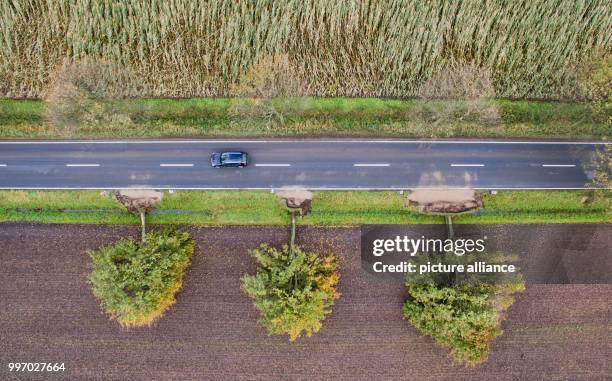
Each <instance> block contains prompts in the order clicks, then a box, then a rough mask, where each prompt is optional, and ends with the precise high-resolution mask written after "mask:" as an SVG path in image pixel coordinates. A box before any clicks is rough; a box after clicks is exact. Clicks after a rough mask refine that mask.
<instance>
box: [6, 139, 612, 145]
mask: <svg viewBox="0 0 612 381" xmlns="http://www.w3.org/2000/svg"><path fill="white" fill-rule="evenodd" d="M176 143H188V144H208V143H224V144H225V143H394V144H428V143H439V144H561V145H567V144H588V145H608V144H612V142H602V141H581V142H580V141H578V142H575V141H574V142H570V141H557V142H556V141H533V140H529V141H520V140H501V141H500V140H384V139H383V140H356V139H347V140H316V139H304V140H65V141H57V140H54V141H32V140H29V141H0V145H2V144H176Z"/></svg>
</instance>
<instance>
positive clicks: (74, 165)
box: [66, 164, 100, 167]
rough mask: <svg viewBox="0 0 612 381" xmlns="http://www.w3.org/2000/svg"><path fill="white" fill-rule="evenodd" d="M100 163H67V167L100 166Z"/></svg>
mask: <svg viewBox="0 0 612 381" xmlns="http://www.w3.org/2000/svg"><path fill="white" fill-rule="evenodd" d="M99 166H100V164H66V167H99Z"/></svg>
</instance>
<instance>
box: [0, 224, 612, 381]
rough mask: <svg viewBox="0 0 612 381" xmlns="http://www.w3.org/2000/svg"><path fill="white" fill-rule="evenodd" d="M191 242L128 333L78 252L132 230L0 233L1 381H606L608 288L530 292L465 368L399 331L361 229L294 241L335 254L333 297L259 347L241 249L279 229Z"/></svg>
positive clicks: (609, 370)
mask: <svg viewBox="0 0 612 381" xmlns="http://www.w3.org/2000/svg"><path fill="white" fill-rule="evenodd" d="M187 230H189V231H190V232H191V233H192V234H193V235H194V238H195V239H196V241H197V252H196V255H195V256H194V258H193V264H192V266H191V267H190V268H189V270H188V273H187V276H186V279H185V286H184V290H183V291H182V292H181V293H180V294H179V295H178V297H177V303H176V304H175V305H174V306H173V307H172V308H171V309H170V310H169V312H168V313H166V315H165V316H163V317H162V318H161V319H160V320H159V322H158V323H157V324H156V325H155V326H154V327H151V328H139V329H132V330H124V329H121V328H120V327H119V325H118V324H117V323H116V322H113V321H110V320H109V319H108V318H107V317H106V316H105V315H104V314H102V312H101V310H100V308H99V306H98V302H97V301H96V299H94V297H93V295H92V294H91V291H90V289H89V287H88V285H87V274H88V272H89V270H90V269H89V266H90V259H89V257H88V256H87V255H86V254H85V252H86V250H88V249H94V248H97V247H99V246H101V245H104V244H108V243H111V242H113V241H115V240H116V239H117V238H119V237H122V236H125V235H133V236H137V234H138V227H125V226H91V225H87V226H77V225H30V224H0V260H1V263H2V266H1V268H0V347H1V351H0V364H1V365H2V369H1V370H0V379H31V378H35V379H36V378H37V379H46V378H53V379H55V378H57V379H60V378H65V379H71V380H87V379H105V380H109V379H130V380H151V379H156V380H157V379H163V380H169V379H181V380H189V379H194V380H207V379H278V378H293V379H346V380H358V379H363V380H373V379H412V380H428V379H431V380H434V379H435V380H440V379H442V380H451V379H452V380H473V379H487V380H490V379H495V380H517V379H529V380H539V379H571V380H577V379H581V380H582V379H592V380H602V379H610V378H611V377H612V362H611V361H610V358H611V354H612V314H611V304H612V303H611V301H610V300H611V299H612V298H611V296H612V285H540V286H533V285H530V286H527V290H526V291H525V292H524V293H523V294H521V295H519V296H518V298H517V301H516V303H515V304H514V305H513V306H512V307H511V308H510V310H509V311H508V318H507V320H505V321H504V323H503V328H504V331H505V332H504V334H503V336H501V337H500V338H498V339H497V340H496V341H495V342H494V343H493V347H492V351H491V354H490V357H489V360H488V362H486V363H485V364H483V365H479V366H477V367H474V368H466V367H463V366H458V365H454V364H453V363H452V360H451V359H450V357H449V356H448V350H446V349H444V348H441V347H439V346H438V345H436V344H435V343H434V342H433V340H432V339H430V338H428V337H424V336H422V335H420V334H419V333H418V332H416V330H415V329H414V328H413V327H411V326H410V325H409V324H408V323H407V322H406V321H405V320H403V319H402V314H401V307H402V302H403V300H404V298H405V296H406V295H405V290H404V287H403V286H402V285H401V284H398V283H393V282H384V281H381V280H378V279H374V278H372V277H370V276H368V275H367V274H366V273H365V272H364V271H362V269H361V267H360V266H361V261H360V255H359V247H358V245H359V230H358V229H323V228H302V227H301V228H300V229H299V230H298V243H300V242H302V243H304V246H305V247H306V248H308V249H313V250H318V251H320V252H328V251H333V252H335V253H337V254H338V255H339V257H340V268H341V274H342V278H341V280H340V291H341V292H342V297H341V298H340V300H338V302H337V303H336V306H334V309H333V313H332V314H331V315H329V316H328V318H327V319H326V321H325V322H324V324H323V328H322V330H321V331H320V332H319V333H318V334H316V335H315V336H313V337H311V338H300V339H298V341H297V342H295V343H290V342H289V341H288V340H287V338H286V337H280V336H273V337H268V336H267V335H266V332H265V331H264V329H262V328H261V327H260V326H259V325H258V324H257V322H256V320H257V316H258V314H257V311H256V310H255V308H254V307H253V306H252V304H251V301H250V299H249V298H247V297H246V296H245V295H244V294H243V293H242V292H241V291H240V288H239V285H240V277H241V276H242V275H244V274H245V273H251V272H253V271H254V263H253V261H252V260H251V258H250V257H248V256H247V254H246V251H247V249H248V248H252V247H255V246H257V245H258V244H259V243H261V242H269V243H272V244H281V243H284V242H286V241H287V240H288V238H289V229H288V228H287V229H282V228H272V227H271V228H265V227H256V228H254V227H249V228H245V227H230V228H197V227H189V228H187ZM18 361H19V362H27V361H30V362H33V361H37V362H41V361H47V362H64V363H65V366H66V371H65V372H64V373H63V374H57V375H53V376H52V377H50V376H49V375H48V374H32V373H30V374H26V373H21V374H18V375H16V374H14V373H13V374H9V373H8V372H7V368H6V364H7V363H8V362H18ZM11 377H12V378H11Z"/></svg>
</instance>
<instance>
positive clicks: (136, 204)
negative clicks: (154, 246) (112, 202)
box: [113, 189, 164, 242]
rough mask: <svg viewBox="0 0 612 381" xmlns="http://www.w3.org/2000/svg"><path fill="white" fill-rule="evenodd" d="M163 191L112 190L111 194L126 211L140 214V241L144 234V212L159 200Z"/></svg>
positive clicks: (153, 206)
mask: <svg viewBox="0 0 612 381" xmlns="http://www.w3.org/2000/svg"><path fill="white" fill-rule="evenodd" d="M163 195H164V194H163V192H160V191H157V190H153V189H123V190H116V191H114V192H113V196H114V197H115V199H116V200H117V201H119V203H120V204H121V205H123V206H124V207H125V208H126V209H127V210H128V212H130V213H134V214H138V215H140V227H141V237H142V241H143V242H144V240H145V234H146V214H147V213H149V212H150V211H152V210H153V209H154V208H155V206H156V205H157V204H158V203H159V202H160V201H161V199H162V197H163Z"/></svg>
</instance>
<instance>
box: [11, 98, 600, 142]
mask: <svg viewBox="0 0 612 381" xmlns="http://www.w3.org/2000/svg"><path fill="white" fill-rule="evenodd" d="M234 102H236V100H235V99H228V98H214V99H213V98H196V99H180V100H179V99H176V100H173V99H147V100H141V99H140V100H124V101H120V102H115V103H116V104H114V105H113V110H116V112H117V113H120V114H123V115H127V116H129V119H128V121H130V123H127V124H126V123H118V124H112V123H111V124H109V123H89V124H80V125H78V126H76V127H74V128H69V129H62V128H56V127H53V126H51V125H50V124H49V123H47V122H46V119H45V108H46V105H45V103H44V102H42V101H30V100H0V138H5V139H8V138H41V139H42V138H47V139H53V138H146V137H151V138H154V137H229V136H231V137H270V136H273V137H280V136H287V137H317V136H336V137H372V136H376V137H423V138H436V137H439V138H450V137H485V138H584V139H606V138H607V137H610V135H611V128H610V125H609V122H606V120H607V119H606V118H605V117H601V115H599V116H596V115H595V114H594V113H593V112H592V108H591V107H590V106H589V105H588V104H580V103H558V102H540V101H509V100H496V101H494V103H493V104H494V106H495V107H496V108H497V110H498V112H499V115H500V120H499V122H495V123H491V122H489V121H482V120H478V118H477V117H476V118H474V117H470V116H469V115H467V116H465V115H463V116H462V114H461V112H460V111H459V114H453V115H449V113H448V109H449V104H448V102H445V101H421V100H393V99H378V98H296V99H276V100H273V101H272V103H273V104H275V106H274V107H275V108H276V109H277V110H278V111H279V114H282V115H283V117H282V122H281V121H280V120H279V119H278V118H270V117H263V116H248V115H235V114H234V113H233V112H232V109H233V108H232V105H233V104H234ZM451 108H454V109H457V110H461V107H457V105H456V104H455V105H454V106H453V107H451ZM608 111H609V110H608Z"/></svg>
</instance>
